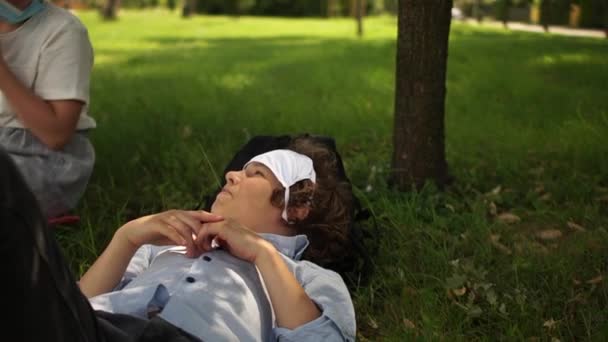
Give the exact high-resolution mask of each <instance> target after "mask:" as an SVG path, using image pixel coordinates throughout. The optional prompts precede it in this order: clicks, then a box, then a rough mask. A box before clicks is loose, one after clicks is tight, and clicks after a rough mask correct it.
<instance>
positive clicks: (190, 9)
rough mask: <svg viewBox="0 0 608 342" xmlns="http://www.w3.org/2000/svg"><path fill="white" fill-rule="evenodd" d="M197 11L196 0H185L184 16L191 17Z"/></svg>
mask: <svg viewBox="0 0 608 342" xmlns="http://www.w3.org/2000/svg"><path fill="white" fill-rule="evenodd" d="M195 12H196V0H186V1H184V7H183V8H182V17H183V18H189V17H190V16H191V15H193V14H194V13H195Z"/></svg>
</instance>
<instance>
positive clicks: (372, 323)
mask: <svg viewBox="0 0 608 342" xmlns="http://www.w3.org/2000/svg"><path fill="white" fill-rule="evenodd" d="M367 324H369V326H370V327H371V328H372V329H378V323H376V321H375V320H374V319H373V318H371V317H369V318H368V320H367Z"/></svg>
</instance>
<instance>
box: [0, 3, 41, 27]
mask: <svg viewBox="0 0 608 342" xmlns="http://www.w3.org/2000/svg"><path fill="white" fill-rule="evenodd" d="M45 6H46V4H45V3H44V2H43V1H42V0H32V2H30V4H29V6H27V7H26V8H24V9H23V10H20V9H18V8H17V7H15V6H14V5H13V4H11V3H9V2H8V1H6V0H0V20H4V21H6V22H8V23H11V24H18V23H20V22H23V21H26V20H27V19H29V18H31V17H33V16H34V15H36V14H38V13H40V12H41V11H42V10H43V9H44V7H45Z"/></svg>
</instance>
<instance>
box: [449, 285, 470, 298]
mask: <svg viewBox="0 0 608 342" xmlns="http://www.w3.org/2000/svg"><path fill="white" fill-rule="evenodd" d="M452 293H453V294H454V296H456V297H462V296H464V295H465V293H467V287H466V286H463V287H461V288H459V289H452Z"/></svg>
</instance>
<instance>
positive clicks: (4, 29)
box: [0, 0, 32, 33]
mask: <svg viewBox="0 0 608 342" xmlns="http://www.w3.org/2000/svg"><path fill="white" fill-rule="evenodd" d="M7 2H8V3H9V4H11V5H13V6H15V7H17V8H18V9H20V10H22V9H25V8H27V6H29V5H30V3H31V2H32V0H7ZM21 25H23V23H17V24H11V23H9V22H6V21H4V20H2V19H0V33H8V32H11V31H15V30H16V29H18V28H19V26H21Z"/></svg>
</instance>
